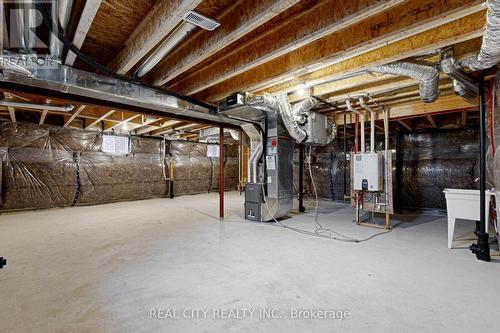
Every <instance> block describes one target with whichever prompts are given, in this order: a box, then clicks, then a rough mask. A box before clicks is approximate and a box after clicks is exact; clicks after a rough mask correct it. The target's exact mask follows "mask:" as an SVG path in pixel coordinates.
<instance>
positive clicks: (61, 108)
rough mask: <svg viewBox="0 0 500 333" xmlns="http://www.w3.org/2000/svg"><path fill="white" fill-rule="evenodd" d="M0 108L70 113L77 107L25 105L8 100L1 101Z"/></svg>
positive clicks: (71, 105) (68, 105)
mask: <svg viewBox="0 0 500 333" xmlns="http://www.w3.org/2000/svg"><path fill="white" fill-rule="evenodd" d="M0 106H7V107H8V106H11V107H14V108H22V109H35V110H48V111H60V112H69V111H71V110H73V108H74V107H75V106H74V105H73V104H66V105H54V104H34V103H23V102H12V101H6V100H0Z"/></svg>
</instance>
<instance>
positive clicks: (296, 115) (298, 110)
mask: <svg viewBox="0 0 500 333" xmlns="http://www.w3.org/2000/svg"><path fill="white" fill-rule="evenodd" d="M317 104H318V101H317V100H316V99H315V98H313V97H309V98H306V99H304V100H302V101H300V102H298V103H295V104H294V105H293V106H292V114H293V119H294V120H295V121H296V122H297V123H298V124H299V125H304V124H305V123H306V122H307V117H308V116H309V113H310V112H309V111H310V110H311V109H312V108H313V107H315V106H316V105H317Z"/></svg>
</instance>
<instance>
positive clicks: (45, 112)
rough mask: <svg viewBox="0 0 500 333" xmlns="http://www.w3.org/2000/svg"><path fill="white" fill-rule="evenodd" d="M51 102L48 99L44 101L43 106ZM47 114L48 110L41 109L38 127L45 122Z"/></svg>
mask: <svg viewBox="0 0 500 333" xmlns="http://www.w3.org/2000/svg"><path fill="white" fill-rule="evenodd" d="M51 101H52V100H50V99H46V100H45V104H49V103H50V102H51ZM48 112H49V110H47V109H43V111H42V115H41V116H40V121H39V122H38V125H40V126H42V125H43V123H44V122H45V118H47V114H48Z"/></svg>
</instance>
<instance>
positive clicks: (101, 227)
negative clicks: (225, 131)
mask: <svg viewBox="0 0 500 333" xmlns="http://www.w3.org/2000/svg"><path fill="white" fill-rule="evenodd" d="M226 198H227V201H226V206H227V215H228V217H227V219H226V221H225V222H224V223H221V222H219V221H218V220H217V218H216V216H217V212H218V196H217V194H215V193H212V194H202V195H194V196H183V197H178V198H175V199H174V200H170V199H152V200H144V201H135V202H122V203H114V204H106V205H99V206H92V207H76V208H66V209H50V210H43V211H32V212H23V213H16V214H4V215H2V216H0V254H1V255H2V256H5V257H7V258H8V261H9V262H8V265H7V266H6V267H5V268H4V269H2V270H0V325H1V326H0V331H2V332H10V333H13V332H23V333H26V332H93V333H95V332H167V331H178V332H201V331H203V332H205V331H206V332H222V331H232V332H242V331H243V332H277V331H287V332H313V331H317V332H326V331H342V332H445V331H446V332H470V331H476V330H480V331H481V332H498V329H499V326H500V321H499V318H500V316H499V315H500V265H499V262H500V261H499V260H498V256H497V257H496V259H495V261H494V262H491V263H484V262H479V261H477V260H476V259H475V257H474V256H473V255H472V254H471V253H470V252H469V251H468V250H467V249H464V248H456V249H453V250H449V249H447V247H446V219H445V217H443V216H440V215H429V214H425V215H407V216H404V217H403V221H404V222H403V223H402V224H400V225H399V226H398V227H397V228H396V229H394V231H393V232H392V233H389V234H385V235H381V236H378V237H376V238H374V239H372V240H370V241H367V242H364V243H357V244H353V243H343V242H338V241H333V240H329V239H323V238H317V237H310V236H306V235H303V234H299V233H296V232H293V231H289V230H286V229H283V228H279V227H276V226H272V225H270V224H259V223H251V222H244V221H243V220H242V219H241V218H240V217H239V216H240V215H241V213H242V197H240V196H239V195H238V193H236V192H231V193H227V194H226ZM312 204H313V203H312V202H309V203H308V205H309V207H311V206H312ZM320 211H321V213H322V214H323V215H321V217H320V220H321V221H322V223H323V224H324V225H327V226H329V227H331V228H335V230H337V231H339V232H343V233H346V234H348V235H351V236H355V237H367V236H370V235H372V234H374V233H377V232H379V230H376V229H373V228H365V227H359V226H356V225H354V224H353V223H352V222H351V220H352V217H353V211H352V210H351V208H349V207H347V206H345V205H343V204H339V203H331V202H322V204H321V208H320ZM311 216H312V213H311V210H309V213H308V214H306V215H293V217H292V218H289V219H287V220H286V221H285V222H286V223H287V224H292V225H297V226H301V227H307V228H309V229H312V223H313V222H312V218H311ZM457 228H458V232H457V233H456V237H462V238H471V236H472V233H471V231H472V230H473V224H472V223H467V222H465V221H463V222H462V223H458V226H457ZM465 243H467V242H455V246H459V247H460V246H461V245H462V246H465V245H466V244H465ZM311 308H312V309H324V310H346V311H349V312H350V318H349V319H344V320H338V319H291V318H290V315H291V312H290V311H291V310H292V309H311ZM151 309H153V310H154V309H176V310H177V313H176V315H177V316H180V317H183V316H184V315H186V314H187V313H184V312H183V309H209V311H208V312H207V318H206V319H205V318H203V316H202V315H201V312H200V318H198V319H187V318H179V319H152V318H150V317H151V313H150V311H151ZM214 309H227V310H230V309H277V310H278V311H277V312H276V311H275V312H273V314H275V315H278V316H279V317H280V316H284V317H285V318H284V319H281V318H275V319H261V318H259V317H260V315H259V313H258V311H259V310H255V312H254V313H253V316H252V317H250V315H249V313H248V312H246V318H243V319H214V318H213V315H214V313H215V312H214ZM159 314H160V315H162V316H164V317H165V316H166V315H167V314H168V313H166V312H159ZM172 314H173V312H170V315H172ZM228 315H229V313H228ZM240 315H241V312H240Z"/></svg>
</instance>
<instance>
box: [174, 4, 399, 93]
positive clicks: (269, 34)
mask: <svg viewBox="0 0 500 333" xmlns="http://www.w3.org/2000/svg"><path fill="white" fill-rule="evenodd" d="M402 2H403V0H368V1H361V2H360V1H349V2H346V1H338V0H326V1H319V2H317V3H316V4H315V5H314V6H313V7H311V8H309V9H307V10H304V11H303V12H301V13H300V14H299V15H297V16H292V17H290V18H288V19H287V20H286V21H285V22H283V23H281V24H279V25H277V26H275V27H274V28H272V29H269V30H267V31H265V32H263V33H261V34H260V35H258V36H257V37H256V38H253V39H252V40H250V41H249V42H248V43H245V44H243V45H241V46H239V47H237V48H235V49H233V50H231V52H228V53H226V54H223V55H221V56H220V57H218V58H217V59H215V60H214V61H213V62H211V63H210V64H209V65H208V66H206V67H204V68H202V69H201V70H199V71H196V72H193V73H192V74H191V75H188V76H186V77H183V78H182V79H180V80H178V81H176V82H175V83H174V84H173V85H171V86H169V88H171V89H173V90H175V91H178V92H180V93H183V94H186V95H192V94H194V93H197V92H199V91H201V90H204V89H206V88H208V87H211V86H213V85H215V84H218V83H220V82H223V81H225V80H228V79H230V78H232V77H234V76H236V75H238V74H240V73H243V72H245V71H247V70H250V69H252V68H254V67H256V66H258V65H261V64H263V63H265V62H267V61H270V60H272V59H275V58H277V57H279V56H282V55H284V54H286V53H288V52H290V51H293V50H296V49H298V48H300V47H302V46H304V45H307V44H309V43H312V42H314V41H315V40H318V39H320V38H322V37H325V36H326V35H328V34H331V33H333V32H335V31H339V30H341V29H343V28H345V27H347V26H349V25H352V24H355V23H357V22H359V21H361V20H364V19H366V18H367V17H370V16H373V15H376V14H378V13H380V12H382V11H384V10H386V9H388V8H390V7H392V6H395V5H397V4H400V3H402Z"/></svg>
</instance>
